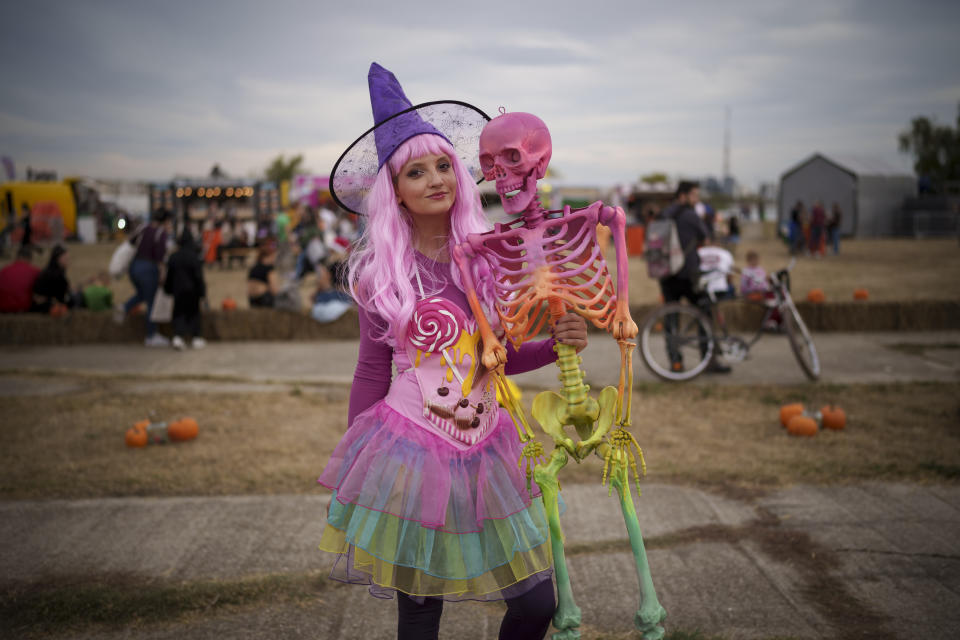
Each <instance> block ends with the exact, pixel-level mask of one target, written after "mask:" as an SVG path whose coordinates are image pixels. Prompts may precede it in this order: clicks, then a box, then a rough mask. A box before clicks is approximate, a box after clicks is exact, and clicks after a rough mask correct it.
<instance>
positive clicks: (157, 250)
mask: <svg viewBox="0 0 960 640" xmlns="http://www.w3.org/2000/svg"><path fill="white" fill-rule="evenodd" d="M153 238H154V240H153V247H151V248H152V249H153V256H152V257H153V261H154V262H156V263H158V264H159V263H162V262H163V257H164V256H165V255H167V232H166V231H164V230H161V231H160V233H158V234H156V235H154V237H153Z"/></svg>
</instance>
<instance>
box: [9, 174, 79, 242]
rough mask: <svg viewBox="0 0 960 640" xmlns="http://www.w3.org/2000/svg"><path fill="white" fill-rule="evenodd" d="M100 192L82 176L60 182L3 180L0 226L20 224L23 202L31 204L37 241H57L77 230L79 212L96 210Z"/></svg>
mask: <svg viewBox="0 0 960 640" xmlns="http://www.w3.org/2000/svg"><path fill="white" fill-rule="evenodd" d="M97 199H98V196H97V192H96V191H94V190H93V189H91V188H90V187H88V186H86V185H84V184H83V183H82V179H81V178H65V179H64V180H62V181H59V182H53V181H27V182H5V183H3V184H0V229H3V228H5V227H6V225H7V224H8V223H9V222H10V219H11V218H10V215H9V212H10V211H12V212H13V224H14V225H15V226H19V222H20V219H21V218H22V217H23V205H24V204H26V205H27V206H28V207H29V208H30V227H31V229H32V231H33V241H34V242H41V243H42V242H56V241H59V240H63V239H64V238H65V237H69V236H73V235H76V233H77V213H78V212H81V213H85V212H87V211H91V212H92V211H93V209H92V208H91V206H92V207H94V208H95V206H96V203H97Z"/></svg>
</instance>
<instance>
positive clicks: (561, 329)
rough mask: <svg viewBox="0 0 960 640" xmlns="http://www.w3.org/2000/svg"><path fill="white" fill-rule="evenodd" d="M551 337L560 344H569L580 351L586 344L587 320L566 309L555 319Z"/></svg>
mask: <svg viewBox="0 0 960 640" xmlns="http://www.w3.org/2000/svg"><path fill="white" fill-rule="evenodd" d="M553 337H554V338H555V339H556V341H557V342H559V343H561V344H566V345H570V346H571V347H574V348H575V349H576V350H577V353H580V352H581V351H583V350H584V348H585V347H586V346H587V321H586V320H584V319H583V318H581V317H580V316H578V315H577V314H575V313H573V312H572V311H568V312H567V313H565V314H564V315H563V317H561V318H560V319H559V320H557V324H556V326H554V328H553Z"/></svg>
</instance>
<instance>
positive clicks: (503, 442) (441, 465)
mask: <svg viewBox="0 0 960 640" xmlns="http://www.w3.org/2000/svg"><path fill="white" fill-rule="evenodd" d="M520 454H521V448H520V441H519V438H518V437H517V432H516V429H515V427H514V426H513V422H512V421H511V420H510V417H509V414H507V413H506V412H505V411H503V410H500V416H499V420H498V422H497V423H496V425H495V426H494V427H493V428H492V429H491V431H490V433H489V435H488V436H487V437H486V438H485V439H484V440H483V441H481V442H479V443H477V444H476V445H475V446H473V447H472V448H470V449H468V450H460V449H457V448H456V447H454V446H452V445H451V444H449V443H447V442H446V441H444V440H443V439H442V438H440V437H439V436H437V435H436V434H433V433H431V432H429V431H427V430H425V429H424V428H422V427H420V426H418V425H417V424H416V423H414V422H412V421H410V420H409V419H407V418H406V417H404V416H403V415H402V414H400V413H398V412H397V411H395V410H394V409H392V408H391V407H390V406H389V405H387V404H386V403H385V402H383V401H381V402H378V403H377V404H375V405H373V406H372V407H370V408H369V409H367V410H366V411H365V412H363V413H361V414H360V415H359V416H357V417H356V419H355V420H354V422H353V424H352V425H351V426H350V428H349V429H348V430H347V433H346V434H345V435H344V436H343V438H342V439H341V440H340V443H339V444H338V445H337V447H336V449H335V450H334V452H333V454H332V455H331V457H330V462H329V463H328V464H327V467H326V468H325V469H324V471H323V474H322V475H321V476H320V478H319V480H318V482H320V484H322V485H324V486H326V487H329V488H330V489H335V490H336V499H337V500H338V501H339V502H341V503H343V504H355V505H359V506H362V507H364V508H366V509H371V510H374V511H380V512H383V513H389V514H391V515H394V516H397V517H399V518H402V519H404V520H411V521H415V522H418V523H420V524H421V525H423V526H424V527H426V528H429V529H437V530H439V531H443V532H447V533H476V532H479V531H481V530H482V528H483V525H482V523H483V521H484V520H488V519H503V518H507V517H509V516H511V515H513V514H515V513H518V512H520V511H522V510H524V509H526V508H527V507H529V506H530V501H531V496H537V495H539V489H538V487H537V485H536V484H535V483H533V484H532V485H531V489H532V491H530V490H528V489H527V480H526V478H525V476H524V474H523V472H522V471H521V470H520V469H519V468H518V466H517V461H518V460H519V458H520Z"/></svg>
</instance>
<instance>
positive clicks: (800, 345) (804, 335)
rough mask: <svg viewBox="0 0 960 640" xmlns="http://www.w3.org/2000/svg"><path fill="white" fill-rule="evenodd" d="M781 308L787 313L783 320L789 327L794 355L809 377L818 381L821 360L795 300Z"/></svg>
mask: <svg viewBox="0 0 960 640" xmlns="http://www.w3.org/2000/svg"><path fill="white" fill-rule="evenodd" d="M781 308H782V309H783V311H784V312H785V313H783V320H784V323H785V324H786V326H787V337H788V338H789V339H790V348H791V349H793V355H795V356H796V357H797V362H798V363H799V364H800V368H801V369H803V372H804V373H805V374H807V377H808V378H810V379H811V380H816V379H817V378H819V377H820V358H819V357H818V356H817V348H816V347H815V346H814V344H813V338H812V337H810V331H809V330H808V329H807V325H806V324H804V322H803V318H801V317H800V312H799V311H797V307H796V305H794V304H793V300H790V299H788V300H787V302H786V303H785V304H784V305H783V307H781Z"/></svg>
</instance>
